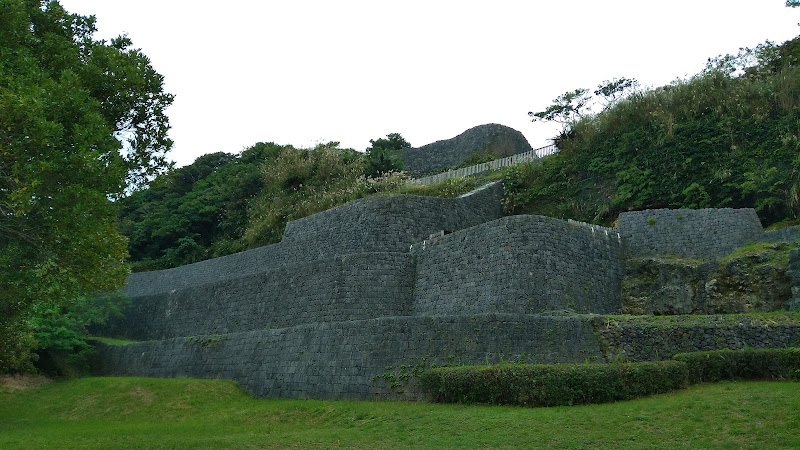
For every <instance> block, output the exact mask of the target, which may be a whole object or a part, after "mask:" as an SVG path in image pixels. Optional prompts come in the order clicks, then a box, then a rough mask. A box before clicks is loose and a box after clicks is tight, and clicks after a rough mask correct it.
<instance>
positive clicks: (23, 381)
mask: <svg viewBox="0 0 800 450" xmlns="http://www.w3.org/2000/svg"><path fill="white" fill-rule="evenodd" d="M52 382H53V380H51V379H50V378H47V377H45V376H43V375H20V374H15V375H0V390H9V391H18V390H20V389H28V388H35V387H39V386H44V385H45V384H49V383H52Z"/></svg>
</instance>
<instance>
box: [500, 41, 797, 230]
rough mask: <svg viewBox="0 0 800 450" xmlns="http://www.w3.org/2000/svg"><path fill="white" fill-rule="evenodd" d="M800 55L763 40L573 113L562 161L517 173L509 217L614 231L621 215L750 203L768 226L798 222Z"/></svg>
mask: <svg viewBox="0 0 800 450" xmlns="http://www.w3.org/2000/svg"><path fill="white" fill-rule="evenodd" d="M798 56H800V38H798V39H795V40H792V41H789V42H786V43H784V44H783V45H781V46H775V45H772V44H769V43H767V44H763V45H760V46H758V47H757V48H755V49H746V50H744V51H742V52H741V53H740V54H739V55H736V56H730V55H729V56H725V57H720V58H716V59H713V60H711V61H710V62H709V64H708V67H707V68H706V69H705V70H704V71H703V72H701V73H700V74H698V75H696V76H694V77H692V78H691V79H688V80H685V81H676V82H674V83H672V84H671V85H668V86H664V87H661V88H657V89H651V90H636V91H634V92H633V93H631V94H629V95H627V96H626V97H624V98H622V99H619V100H617V101H616V102H614V103H613V104H611V105H609V106H608V107H606V108H605V109H604V110H603V111H601V112H599V113H597V114H587V115H583V116H579V117H576V118H575V119H574V120H571V121H570V122H569V123H568V125H567V126H566V127H565V129H564V132H563V133H562V134H561V135H560V136H558V137H557V139H556V142H557V144H558V147H559V149H560V153H559V154H558V155H555V156H552V157H549V158H545V159H546V161H543V164H529V165H527V166H520V167H518V168H516V169H514V170H511V171H510V174H509V177H508V179H507V185H506V186H507V188H508V189H509V191H510V192H511V194H510V197H509V198H508V199H507V200H508V201H507V203H508V205H507V206H508V208H509V210H510V211H512V212H514V213H537V214H545V215H549V216H554V217H562V218H567V217H569V218H574V219H579V220H584V221H588V222H596V223H611V222H613V221H614V220H615V218H616V216H617V215H618V213H619V212H620V211H625V210H636V209H645V208H660V207H672V208H677V207H685V208H704V207H754V208H755V209H756V211H757V212H758V214H759V216H760V218H761V220H762V222H764V223H765V225H768V224H771V223H774V222H777V221H781V220H786V219H797V217H798V214H799V213H800V109H798V106H800V65H798V59H797V58H798ZM562 106H563V105H562ZM570 111H573V110H570ZM570 114H572V113H570ZM570 117H574V114H572V115H571V116H570Z"/></svg>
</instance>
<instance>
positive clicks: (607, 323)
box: [592, 315, 800, 361]
mask: <svg viewBox="0 0 800 450" xmlns="http://www.w3.org/2000/svg"><path fill="white" fill-rule="evenodd" d="M680 317H681V316H672V317H671V318H669V319H668V320H672V321H675V322H676V323H672V324H670V323H658V322H654V323H624V322H622V323H616V322H615V319H613V318H611V319H609V318H608V317H604V316H596V317H595V319H594V320H593V322H592V323H593V324H594V326H595V328H596V330H597V335H598V338H599V340H600V343H601V345H602V346H603V353H604V357H605V359H606V360H609V361H614V360H620V359H624V360H626V361H656V360H664V359H670V358H672V356H673V355H675V354H678V353H686V352H696V351H705V350H722V349H733V350H736V349H744V348H785V347H798V346H800V323H791V322H787V323H780V322H778V323H776V322H774V321H770V320H769V319H767V320H759V319H757V318H754V317H752V316H730V315H724V316H706V317H704V319H703V323H680ZM795 322H796V321H795Z"/></svg>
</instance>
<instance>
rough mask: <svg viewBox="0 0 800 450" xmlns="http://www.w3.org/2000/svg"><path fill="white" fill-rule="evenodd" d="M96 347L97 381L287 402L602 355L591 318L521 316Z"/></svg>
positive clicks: (326, 325)
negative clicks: (206, 388) (451, 369)
mask: <svg viewBox="0 0 800 450" xmlns="http://www.w3.org/2000/svg"><path fill="white" fill-rule="evenodd" d="M97 347H98V360H99V361H102V364H98V365H97V368H98V370H97V374H98V375H115V376H146V377H167V378H170V377H194V378H218V379H228V380H233V381H236V382H237V383H239V384H240V385H241V386H242V387H243V388H244V389H245V390H247V391H248V392H249V393H251V394H252V395H255V396H257V397H289V398H309V397H313V398H336V399H374V398H380V397H384V396H396V395H399V391H400V390H402V386H398V387H396V388H395V389H392V388H391V382H390V381H391V380H392V379H394V380H397V381H402V379H403V376H402V375H403V373H407V374H410V373H411V371H412V366H415V365H421V366H425V365H428V364H439V365H442V364H486V363H487V362H489V363H492V364H494V363H498V362H500V361H501V360H506V361H516V360H525V361H527V362H537V363H558V362H584V361H587V360H598V359H601V358H602V355H601V353H600V346H599V343H598V341H597V338H596V337H595V335H594V334H593V331H592V325H591V324H590V318H589V317H585V316H570V317H560V316H520V315H517V314H482V315H474V316H464V315H460V316H430V317H383V318H377V319H371V320H360V321H345V322H318V323H313V324H306V325H299V326H296V327H289V328H281V329H273V330H266V329H259V330H253V331H248V332H243V333H231V334H224V335H211V336H197V337H188V338H183V337H181V338H174V339H167V340H159V341H149V342H140V343H135V344H128V345H122V346H111V345H105V344H97ZM401 384H402V383H401ZM402 395H404V396H407V397H409V398H413V397H414V396H416V395H417V393H416V392H413V390H412V391H407V392H404V393H403V394H402Z"/></svg>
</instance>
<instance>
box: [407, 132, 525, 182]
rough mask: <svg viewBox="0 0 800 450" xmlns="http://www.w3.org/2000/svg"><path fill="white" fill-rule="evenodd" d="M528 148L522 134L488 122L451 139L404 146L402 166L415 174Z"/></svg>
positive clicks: (523, 150) (516, 152) (504, 155)
mask: <svg viewBox="0 0 800 450" xmlns="http://www.w3.org/2000/svg"><path fill="white" fill-rule="evenodd" d="M531 150H533V149H532V148H531V145H530V144H529V143H528V140H527V139H525V136H523V135H522V133H520V132H519V131H517V130H515V129H513V128H510V127H507V126H505V125H498V124H496V123H492V124H487V125H479V126H477V127H474V128H470V129H469V130H467V131H465V132H463V133H461V134H459V135H458V136H456V137H454V138H452V139H445V140H442V141H436V142H434V143H432V144H428V145H423V146H422V147H418V148H410V149H407V150H406V151H405V152H404V154H403V155H402V158H403V164H404V165H405V169H406V170H407V171H408V172H410V173H411V174H412V175H413V176H415V177H416V176H420V175H425V174H428V173H430V172H434V171H437V170H441V169H447V168H450V167H453V166H456V165H458V164H460V163H461V162H463V161H464V160H466V159H467V158H470V157H473V156H486V155H493V156H496V157H498V158H502V157H506V156H511V155H516V154H519V153H524V152H528V151H531Z"/></svg>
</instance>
